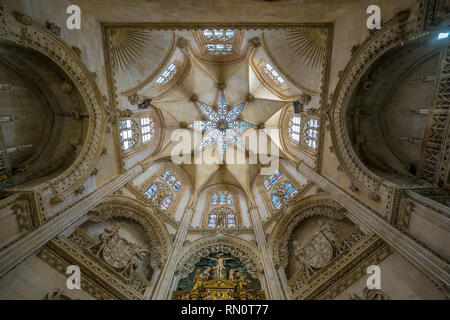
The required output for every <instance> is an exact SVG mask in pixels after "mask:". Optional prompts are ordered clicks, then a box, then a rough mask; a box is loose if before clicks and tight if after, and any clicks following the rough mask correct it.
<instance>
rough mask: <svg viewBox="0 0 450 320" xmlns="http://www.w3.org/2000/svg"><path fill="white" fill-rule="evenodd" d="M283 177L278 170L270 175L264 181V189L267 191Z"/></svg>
mask: <svg viewBox="0 0 450 320" xmlns="http://www.w3.org/2000/svg"><path fill="white" fill-rule="evenodd" d="M282 177H283V174H282V173H281V171H280V170H276V171H275V172H274V173H273V174H272V175H270V176H269V177H268V178H266V179H264V181H263V183H264V188H265V189H266V190H269V189H270V188H271V187H272V185H274V184H275V183H277V181H278V180H280V179H281V178H282Z"/></svg>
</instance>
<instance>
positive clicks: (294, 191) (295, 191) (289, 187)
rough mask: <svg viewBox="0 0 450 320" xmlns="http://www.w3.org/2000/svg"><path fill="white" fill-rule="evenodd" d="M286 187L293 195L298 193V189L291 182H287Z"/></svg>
mask: <svg viewBox="0 0 450 320" xmlns="http://www.w3.org/2000/svg"><path fill="white" fill-rule="evenodd" d="M284 187H285V188H286V191H287V192H288V193H289V195H290V196H291V197H292V196H294V195H295V194H296V193H297V189H295V187H294V186H293V185H292V183H290V182H285V183H284Z"/></svg>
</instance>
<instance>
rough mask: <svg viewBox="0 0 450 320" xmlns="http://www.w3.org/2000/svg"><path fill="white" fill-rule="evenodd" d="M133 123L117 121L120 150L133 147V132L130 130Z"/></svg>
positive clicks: (128, 120)
mask: <svg viewBox="0 0 450 320" xmlns="http://www.w3.org/2000/svg"><path fill="white" fill-rule="evenodd" d="M132 126H133V122H132V121H131V120H130V119H127V120H119V128H120V140H121V142H122V150H128V149H130V148H131V147H133V146H134V143H135V141H134V132H133V129H132Z"/></svg>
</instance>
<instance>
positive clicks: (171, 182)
mask: <svg viewBox="0 0 450 320" xmlns="http://www.w3.org/2000/svg"><path fill="white" fill-rule="evenodd" d="M175 181H177V178H175V177H174V176H170V178H169V179H168V180H167V183H168V184H169V186H172V185H173V184H174V183H175Z"/></svg>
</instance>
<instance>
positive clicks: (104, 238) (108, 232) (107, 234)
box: [91, 222, 120, 256]
mask: <svg viewBox="0 0 450 320" xmlns="http://www.w3.org/2000/svg"><path fill="white" fill-rule="evenodd" d="M119 228H120V226H119V224H118V223H117V222H116V223H114V224H113V225H112V227H106V228H105V229H104V232H103V233H101V234H100V236H99V238H100V243H99V244H94V245H93V246H91V248H92V249H95V250H96V251H95V255H97V256H100V254H101V253H102V251H103V249H104V248H105V247H106V245H107V244H108V242H109V241H110V240H111V239H112V238H113V237H114V236H115V235H116V234H117V233H119Z"/></svg>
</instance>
